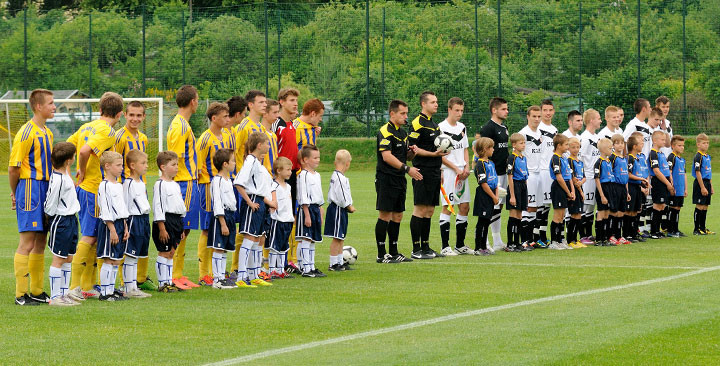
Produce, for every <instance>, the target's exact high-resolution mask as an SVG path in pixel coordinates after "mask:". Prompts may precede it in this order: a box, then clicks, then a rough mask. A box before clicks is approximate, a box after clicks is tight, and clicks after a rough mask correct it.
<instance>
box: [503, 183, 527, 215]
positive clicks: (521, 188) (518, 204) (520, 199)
mask: <svg viewBox="0 0 720 366" xmlns="http://www.w3.org/2000/svg"><path fill="white" fill-rule="evenodd" d="M513 188H514V191H515V204H514V205H511V204H510V186H509V185H508V195H507V198H506V199H505V202H506V203H507V206H506V207H507V209H508V210H520V211H527V207H528V189H527V181H526V180H515V179H513Z"/></svg>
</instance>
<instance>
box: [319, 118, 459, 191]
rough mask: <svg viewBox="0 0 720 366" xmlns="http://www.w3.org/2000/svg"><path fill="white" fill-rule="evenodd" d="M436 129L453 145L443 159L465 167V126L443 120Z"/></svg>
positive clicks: (444, 167)
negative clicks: (446, 136) (448, 138)
mask: <svg viewBox="0 0 720 366" xmlns="http://www.w3.org/2000/svg"><path fill="white" fill-rule="evenodd" d="M438 128H439V129H440V132H442V133H443V134H445V135H448V136H450V139H451V140H452V144H453V149H452V150H450V153H449V154H448V155H447V156H446V157H445V159H447V160H449V161H450V162H451V163H453V164H455V166H456V167H458V168H460V169H462V168H463V167H464V166H465V165H467V162H466V161H465V149H467V148H468V145H469V144H468V138H467V130H466V129H465V125H464V124H463V123H461V122H457V123H455V126H453V125H451V124H450V122H448V120H444V121H442V122H440V124H439V125H438ZM442 167H443V169H449V168H448V167H446V166H445V165H444V164H443V165H442ZM328 200H330V196H328Z"/></svg>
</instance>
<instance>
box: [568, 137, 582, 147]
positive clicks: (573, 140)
mask: <svg viewBox="0 0 720 366" xmlns="http://www.w3.org/2000/svg"><path fill="white" fill-rule="evenodd" d="M568 145H569V146H573V145H578V146H580V140H579V139H578V138H577V137H571V138H569V139H568Z"/></svg>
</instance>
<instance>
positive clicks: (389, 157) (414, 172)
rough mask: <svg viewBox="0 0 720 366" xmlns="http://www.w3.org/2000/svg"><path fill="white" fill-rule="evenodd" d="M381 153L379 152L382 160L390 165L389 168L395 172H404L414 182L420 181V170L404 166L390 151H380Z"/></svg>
mask: <svg viewBox="0 0 720 366" xmlns="http://www.w3.org/2000/svg"><path fill="white" fill-rule="evenodd" d="M381 151H382V152H381V155H382V159H383V161H384V162H385V163H387V164H388V165H390V166H391V167H393V168H395V169H397V170H402V171H404V172H405V173H407V174H408V175H410V177H412V178H413V179H415V180H422V174H420V170H418V168H416V167H410V166H408V165H407V164H404V163H403V162H401V161H400V160H398V158H396V157H395V155H393V154H392V152H390V150H381Z"/></svg>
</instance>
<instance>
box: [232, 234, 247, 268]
mask: <svg viewBox="0 0 720 366" xmlns="http://www.w3.org/2000/svg"><path fill="white" fill-rule="evenodd" d="M243 239H244V236H243V235H241V234H235V251H234V252H233V253H232V265H231V266H230V272H235V271H237V270H238V259H239V258H240V245H242V241H243Z"/></svg>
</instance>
